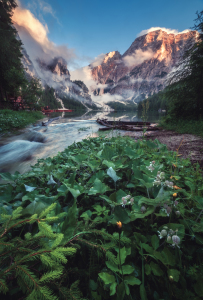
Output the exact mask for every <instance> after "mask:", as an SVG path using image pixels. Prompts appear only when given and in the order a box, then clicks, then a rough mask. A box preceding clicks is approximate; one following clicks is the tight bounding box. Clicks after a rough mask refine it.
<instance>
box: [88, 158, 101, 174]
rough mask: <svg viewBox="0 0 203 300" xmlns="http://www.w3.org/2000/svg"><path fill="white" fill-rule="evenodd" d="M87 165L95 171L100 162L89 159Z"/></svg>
mask: <svg viewBox="0 0 203 300" xmlns="http://www.w3.org/2000/svg"><path fill="white" fill-rule="evenodd" d="M87 165H88V166H89V167H90V168H91V170H92V171H93V172H95V171H96V170H98V167H99V165H100V162H99V161H98V160H91V161H89V162H87Z"/></svg>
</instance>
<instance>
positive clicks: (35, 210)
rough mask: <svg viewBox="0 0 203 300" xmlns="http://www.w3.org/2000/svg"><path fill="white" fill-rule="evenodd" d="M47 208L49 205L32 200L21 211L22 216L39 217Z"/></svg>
mask: <svg viewBox="0 0 203 300" xmlns="http://www.w3.org/2000/svg"><path fill="white" fill-rule="evenodd" d="M48 206H49V204H47V203H45V202H43V201H36V200H34V201H33V202H32V203H30V204H29V205H28V206H27V207H26V208H25V209H24V210H23V211H22V215H27V214H28V215H34V214H38V215H39V214H40V213H41V212H42V211H43V210H44V209H45V208H46V207H48Z"/></svg>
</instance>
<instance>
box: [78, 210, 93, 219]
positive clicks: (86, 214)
mask: <svg viewBox="0 0 203 300" xmlns="http://www.w3.org/2000/svg"><path fill="white" fill-rule="evenodd" d="M91 216H92V212H91V210H87V211H85V212H84V213H82V215H81V216H80V217H81V218H84V220H90V219H91Z"/></svg>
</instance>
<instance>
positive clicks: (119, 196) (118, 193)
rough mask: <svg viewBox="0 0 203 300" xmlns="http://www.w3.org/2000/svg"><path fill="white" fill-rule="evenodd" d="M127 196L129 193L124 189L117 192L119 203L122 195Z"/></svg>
mask: <svg viewBox="0 0 203 300" xmlns="http://www.w3.org/2000/svg"><path fill="white" fill-rule="evenodd" d="M125 196H127V194H126V193H125V192H124V191H123V190H118V191H117V192H116V201H117V203H121V202H122V197H125Z"/></svg>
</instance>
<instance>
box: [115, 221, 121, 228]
mask: <svg viewBox="0 0 203 300" xmlns="http://www.w3.org/2000/svg"><path fill="white" fill-rule="evenodd" d="M116 225H117V226H118V228H119V229H121V228H122V223H121V221H119V222H116Z"/></svg>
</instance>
